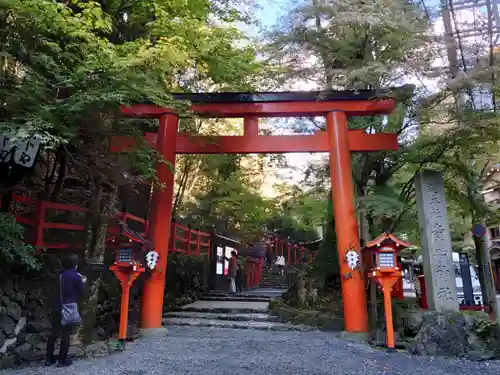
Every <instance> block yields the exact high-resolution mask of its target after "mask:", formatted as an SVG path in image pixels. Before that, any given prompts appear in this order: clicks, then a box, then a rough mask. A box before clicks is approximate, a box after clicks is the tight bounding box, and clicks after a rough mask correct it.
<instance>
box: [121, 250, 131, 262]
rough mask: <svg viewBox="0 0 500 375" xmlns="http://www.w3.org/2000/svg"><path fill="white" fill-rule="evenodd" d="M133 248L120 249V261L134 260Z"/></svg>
mask: <svg viewBox="0 0 500 375" xmlns="http://www.w3.org/2000/svg"><path fill="white" fill-rule="evenodd" d="M132 252H133V249H132V248H126V249H119V250H118V263H130V262H132V260H133V256H132Z"/></svg>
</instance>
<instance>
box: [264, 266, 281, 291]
mask: <svg viewBox="0 0 500 375" xmlns="http://www.w3.org/2000/svg"><path fill="white" fill-rule="evenodd" d="M287 272H288V270H287V269H286V268H283V275H282V274H281V273H280V270H279V269H278V267H276V266H273V267H269V266H265V267H264V268H263V270H262V278H261V280H260V283H259V287H260V288H274V289H287V288H288V277H287Z"/></svg>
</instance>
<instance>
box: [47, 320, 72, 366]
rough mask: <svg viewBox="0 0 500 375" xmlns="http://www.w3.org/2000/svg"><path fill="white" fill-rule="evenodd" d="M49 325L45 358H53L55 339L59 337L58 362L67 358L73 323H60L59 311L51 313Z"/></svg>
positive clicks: (51, 359)
mask: <svg viewBox="0 0 500 375" xmlns="http://www.w3.org/2000/svg"><path fill="white" fill-rule="evenodd" d="M51 325H52V329H51V332H50V336H49V340H48V341H47V354H46V358H47V360H50V361H53V360H54V347H55V345H56V340H57V339H58V338H59V337H60V338H61V346H60V347H59V362H64V361H66V360H67V359H68V350H69V340H70V336H71V332H72V330H73V325H68V326H63V325H62V324H61V313H60V312H52V313H51Z"/></svg>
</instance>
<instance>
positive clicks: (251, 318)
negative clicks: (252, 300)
mask: <svg viewBox="0 0 500 375" xmlns="http://www.w3.org/2000/svg"><path fill="white" fill-rule="evenodd" d="M183 313H184V312H183V311H171V312H167V313H165V314H163V318H166V319H168V318H177V319H204V320H222V321H233V322H277V321H278V320H279V319H280V318H279V317H278V316H274V315H268V314H266V313H259V314H257V313H252V314H224V313H199V312H194V311H186V313H187V314H183ZM189 314H193V315H189ZM196 314H198V315H196Z"/></svg>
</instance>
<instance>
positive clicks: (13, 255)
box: [0, 213, 40, 271]
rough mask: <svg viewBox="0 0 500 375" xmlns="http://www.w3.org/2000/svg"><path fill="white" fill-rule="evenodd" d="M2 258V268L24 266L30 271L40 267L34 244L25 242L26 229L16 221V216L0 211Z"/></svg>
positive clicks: (0, 256) (0, 252) (0, 250)
mask: <svg viewBox="0 0 500 375" xmlns="http://www.w3.org/2000/svg"><path fill="white" fill-rule="evenodd" d="M0 242H1V243H2V246H1V249H0V258H1V261H0V262H1V264H2V269H4V270H7V269H9V268H11V267H23V268H26V269H27V270H28V271H31V270H37V269H39V268H40V263H39V262H38V259H37V258H36V256H35V249H34V248H33V246H30V245H27V244H26V243H25V242H24V229H23V227H22V225H21V224H19V223H18V222H16V218H15V217H14V216H12V215H9V214H6V213H0Z"/></svg>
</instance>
